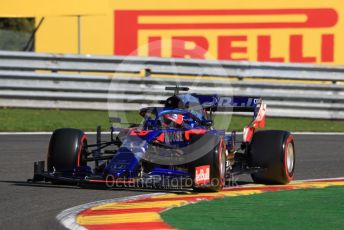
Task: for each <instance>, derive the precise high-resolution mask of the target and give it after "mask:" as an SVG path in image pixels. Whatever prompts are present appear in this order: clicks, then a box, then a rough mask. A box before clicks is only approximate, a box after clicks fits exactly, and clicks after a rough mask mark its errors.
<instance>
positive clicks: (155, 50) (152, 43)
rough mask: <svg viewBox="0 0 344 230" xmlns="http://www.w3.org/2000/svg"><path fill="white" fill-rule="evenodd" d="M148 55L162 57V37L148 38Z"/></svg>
mask: <svg viewBox="0 0 344 230" xmlns="http://www.w3.org/2000/svg"><path fill="white" fill-rule="evenodd" d="M148 56H155V57H161V37H149V38H148Z"/></svg>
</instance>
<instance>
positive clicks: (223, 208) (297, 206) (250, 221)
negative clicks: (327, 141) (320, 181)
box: [162, 186, 344, 230]
mask: <svg viewBox="0 0 344 230" xmlns="http://www.w3.org/2000/svg"><path fill="white" fill-rule="evenodd" d="M343 194H344V187H342V186H338V187H328V188H324V189H302V190H293V191H280V192H267V193H263V194H257V195H250V196H238V197H227V198H223V199H216V200H212V201H203V202H200V203H196V204H191V205H187V206H183V207H180V208H173V209H171V210H168V211H166V212H163V213H162V218H163V220H164V221H165V222H166V223H168V224H169V225H171V226H173V227H175V228H178V229H197V230H199V229H250V230H255V229H262V230H269V229H273V230H275V229H286V230H292V229H303V230H304V229H309V230H314V229H344V220H343V217H344V196H343Z"/></svg>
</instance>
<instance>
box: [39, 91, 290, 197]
mask: <svg viewBox="0 0 344 230" xmlns="http://www.w3.org/2000/svg"><path fill="white" fill-rule="evenodd" d="M166 89H167V90H174V95H173V96H171V97H169V98H167V100H166V101H162V102H161V104H162V106H160V107H147V108H142V109H141V110H140V111H139V114H140V115H141V116H142V118H143V119H142V122H141V124H139V125H132V126H131V127H129V128H114V127H113V126H111V129H110V130H111V136H110V137H109V140H108V141H102V140H101V133H100V128H99V127H98V129H97V141H96V143H95V144H89V143H88V141H87V137H86V135H85V133H84V132H83V131H81V130H78V129H70V128H63V129H58V130H55V131H54V133H53V134H52V136H51V139H50V143H49V150H48V156H47V169H45V162H44V161H39V162H35V164H34V178H33V181H45V182H52V183H75V184H79V185H81V184H85V183H98V184H99V183H101V184H107V185H108V186H109V185H111V186H114V185H116V186H123V185H126V186H142V187H144V186H148V187H154V188H193V189H195V190H206V191H219V190H221V189H222V188H223V187H224V186H226V185H228V184H230V183H228V182H229V181H230V180H231V178H234V177H235V176H237V175H241V174H251V176H252V179H253V181H254V182H255V183H264V184H287V183H289V182H290V181H291V180H292V178H293V174H294V166H295V149H294V140H293V136H292V135H291V134H290V133H289V132H287V131H279V130H264V131H256V129H257V128H263V127H264V125H265V112H266V105H265V104H264V103H263V101H262V100H261V98H257V97H241V96H234V97H221V96H218V95H199V94H189V93H180V91H188V88H186V87H178V86H176V87H166ZM218 111H220V112H251V113H253V119H252V122H251V123H250V124H248V125H247V126H246V127H244V129H243V140H242V141H237V134H236V132H235V131H233V132H231V133H226V132H225V130H218V129H215V128H214V120H213V113H214V112H218ZM227 114H228V113H227ZM224 116H225V115H224ZM110 120H111V121H112V123H115V122H120V119H119V118H111V119H110Z"/></svg>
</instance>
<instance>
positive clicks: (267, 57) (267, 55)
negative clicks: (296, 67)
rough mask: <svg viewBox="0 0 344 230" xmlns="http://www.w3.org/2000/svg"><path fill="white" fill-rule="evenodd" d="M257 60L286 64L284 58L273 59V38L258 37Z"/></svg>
mask: <svg viewBox="0 0 344 230" xmlns="http://www.w3.org/2000/svg"><path fill="white" fill-rule="evenodd" d="M257 53H258V55H257V60H258V61H264V62H284V58H283V57H271V36H258V47H257Z"/></svg>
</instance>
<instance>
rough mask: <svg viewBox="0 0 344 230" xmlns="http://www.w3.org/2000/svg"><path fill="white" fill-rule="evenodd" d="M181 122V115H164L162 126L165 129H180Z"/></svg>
mask: <svg viewBox="0 0 344 230" xmlns="http://www.w3.org/2000/svg"><path fill="white" fill-rule="evenodd" d="M183 120H184V119H183V115H182V114H175V113H174V114H165V115H164V116H163V125H164V126H166V127H180V126H181V125H182V124H183Z"/></svg>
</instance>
